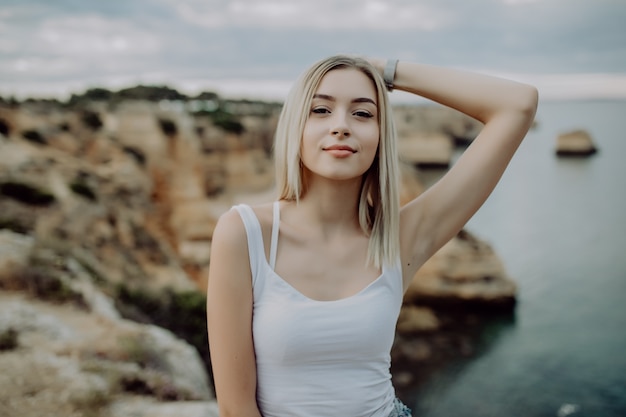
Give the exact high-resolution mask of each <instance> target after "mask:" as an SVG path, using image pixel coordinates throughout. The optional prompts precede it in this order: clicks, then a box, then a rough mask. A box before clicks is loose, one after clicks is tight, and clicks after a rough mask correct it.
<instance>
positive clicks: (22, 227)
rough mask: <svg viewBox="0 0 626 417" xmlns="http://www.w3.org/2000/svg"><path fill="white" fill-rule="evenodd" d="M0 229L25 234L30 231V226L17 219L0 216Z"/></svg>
mask: <svg viewBox="0 0 626 417" xmlns="http://www.w3.org/2000/svg"><path fill="white" fill-rule="evenodd" d="M0 229H6V230H10V231H12V232H15V233H21V234H23V235H25V234H27V233H29V232H30V231H31V229H32V227H29V226H28V225H27V224H25V223H24V222H22V221H20V220H18V219H9V218H0Z"/></svg>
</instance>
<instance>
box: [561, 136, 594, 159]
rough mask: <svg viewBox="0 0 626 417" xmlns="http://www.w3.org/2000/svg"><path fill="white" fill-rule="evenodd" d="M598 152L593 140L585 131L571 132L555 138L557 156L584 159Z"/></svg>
mask: <svg viewBox="0 0 626 417" xmlns="http://www.w3.org/2000/svg"><path fill="white" fill-rule="evenodd" d="M597 151H598V149H597V148H596V145H595V143H594V140H593V139H592V137H591V135H590V134H589V132H587V131H585V130H573V131H569V132H564V133H561V134H559V135H558V136H557V138H556V154H557V156H564V157H567V156H572V157H585V156H590V155H593V154H595V153H596V152H597Z"/></svg>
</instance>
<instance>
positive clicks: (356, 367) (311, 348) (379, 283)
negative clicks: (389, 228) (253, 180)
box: [235, 202, 403, 417]
mask: <svg viewBox="0 0 626 417" xmlns="http://www.w3.org/2000/svg"><path fill="white" fill-rule="evenodd" d="M235 209H237V211H238V212H239V214H240V216H241V218H242V219H243V223H244V226H245V229H246V234H247V238H248V248H249V257H250V267H251V270H252V285H253V292H254V306H253V317H252V328H253V329H252V330H253V339H254V349H255V354H256V364H257V403H258V406H259V409H260V411H261V414H262V415H263V416H264V417H337V416H350V417H387V416H389V414H390V413H391V411H392V409H393V401H394V399H395V392H394V389H393V386H392V384H391V373H390V370H389V367H390V365H391V357H390V351H391V346H392V344H393V339H394V336H395V325H396V322H397V319H398V314H399V313H400V307H401V305H402V296H403V291H402V274H401V269H400V260H399V259H398V261H397V262H396V265H394V266H392V267H390V266H383V267H382V273H381V275H380V276H379V277H378V278H377V279H376V280H375V281H374V282H372V283H371V284H370V285H368V286H367V287H366V288H364V289H363V290H361V291H360V292H358V293H357V294H355V295H352V296H350V297H347V298H342V299H339V300H335V301H317V300H313V299H311V298H308V297H306V296H305V295H303V294H302V293H300V292H299V291H298V290H296V289H295V288H294V287H292V286H291V285H290V284H289V283H287V282H286V281H285V280H283V279H282V278H281V277H280V276H279V275H278V274H276V273H275V272H274V265H275V262H276V247H277V242H278V226H279V221H280V220H279V205H278V202H275V203H274V221H273V227H272V238H271V248H270V261H269V263H268V261H267V259H266V257H265V249H264V245H263V236H262V232H261V226H260V223H259V221H258V219H257V217H256V216H255V214H254V211H253V210H252V209H251V208H250V207H249V206H246V205H238V206H235Z"/></svg>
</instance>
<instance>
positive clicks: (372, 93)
mask: <svg viewBox="0 0 626 417" xmlns="http://www.w3.org/2000/svg"><path fill="white" fill-rule="evenodd" d="M315 93H316V94H322V95H328V96H332V97H336V98H338V99H339V98H344V97H345V98H350V99H354V98H369V99H371V100H372V101H374V102H375V103H376V101H377V100H376V87H375V85H374V82H373V81H372V80H371V79H370V78H369V77H368V76H367V75H366V74H365V73H364V72H363V71H361V70H358V69H356V68H340V69H334V70H331V71H329V72H327V73H326V75H324V77H322V79H321V81H320V84H319V85H318V87H317V90H316V91H315Z"/></svg>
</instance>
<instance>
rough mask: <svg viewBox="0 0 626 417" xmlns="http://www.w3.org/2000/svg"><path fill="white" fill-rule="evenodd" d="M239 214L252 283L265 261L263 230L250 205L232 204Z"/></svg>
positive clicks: (259, 273)
mask: <svg viewBox="0 0 626 417" xmlns="http://www.w3.org/2000/svg"><path fill="white" fill-rule="evenodd" d="M233 208H234V209H235V210H237V212H238V213H239V216H241V220H242V221H243V225H244V228H245V229H246V236H247V238H248V257H249V259H250V270H251V272H252V285H253V286H254V284H255V283H256V281H257V278H258V277H259V276H262V266H263V264H264V262H265V247H264V244H263V232H262V231H261V223H259V219H258V218H257V217H256V214H254V210H252V207H250V206H248V205H246V204H238V205H236V206H233Z"/></svg>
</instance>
